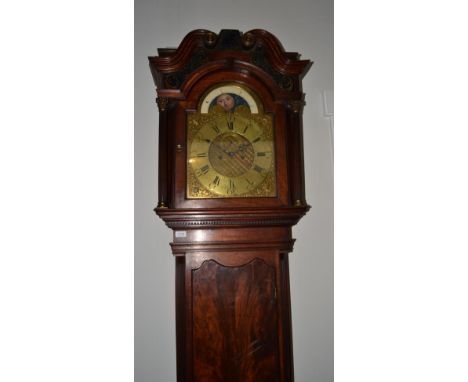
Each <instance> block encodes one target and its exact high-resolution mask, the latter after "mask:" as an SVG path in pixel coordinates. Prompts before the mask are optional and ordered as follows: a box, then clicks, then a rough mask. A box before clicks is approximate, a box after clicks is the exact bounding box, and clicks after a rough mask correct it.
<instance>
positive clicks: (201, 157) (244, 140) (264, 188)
mask: <svg viewBox="0 0 468 382" xmlns="http://www.w3.org/2000/svg"><path fill="white" fill-rule="evenodd" d="M201 105H202V106H201V111H200V112H197V113H192V114H189V115H188V131H187V136H188V138H187V147H188V153H187V162H188V163H187V180H188V181H187V196H188V198H216V197H218V198H219V197H224V198H227V197H271V196H276V176H275V173H276V168H275V155H274V139H273V126H272V117H271V115H268V114H264V113H262V112H261V111H259V109H261V108H259V107H258V106H259V105H258V104H257V102H256V101H255V100H254V97H253V96H252V95H251V94H250V93H248V91H247V90H246V89H244V88H242V87H240V86H238V85H230V86H229V85H224V86H221V87H219V88H216V89H215V90H212V91H211V92H209V93H208V94H207V96H206V97H204V99H203V101H202V102H201ZM207 105H208V107H207ZM252 110H253V111H254V113H252ZM202 111H205V112H202Z"/></svg>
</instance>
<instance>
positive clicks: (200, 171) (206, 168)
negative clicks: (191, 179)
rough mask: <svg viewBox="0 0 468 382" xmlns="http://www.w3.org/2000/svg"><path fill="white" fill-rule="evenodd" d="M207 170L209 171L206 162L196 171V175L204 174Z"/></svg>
mask: <svg viewBox="0 0 468 382" xmlns="http://www.w3.org/2000/svg"><path fill="white" fill-rule="evenodd" d="M208 171H210V166H209V165H207V164H206V165H204V166H203V167H201V168H199V169H198V170H197V171H196V175H197V176H201V175H205V174H206V173H207V172H208Z"/></svg>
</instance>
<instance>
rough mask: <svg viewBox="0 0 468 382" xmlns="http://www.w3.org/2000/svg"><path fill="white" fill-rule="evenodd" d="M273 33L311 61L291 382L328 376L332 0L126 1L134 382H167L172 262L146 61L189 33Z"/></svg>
mask: <svg viewBox="0 0 468 382" xmlns="http://www.w3.org/2000/svg"><path fill="white" fill-rule="evenodd" d="M198 28H202V29H208V30H212V31H213V32H216V33H218V32H219V31H220V30H221V29H239V30H241V31H244V32H245V31H248V30H250V29H254V28H262V29H266V30H268V31H270V32H271V33H273V34H274V35H275V36H276V37H278V39H279V40H280V41H281V42H282V44H283V46H284V48H285V49H286V50H287V51H293V52H299V53H301V55H302V57H303V58H307V59H311V60H312V61H314V65H313V66H312V67H311V69H310V71H309V73H308V74H307V75H306V77H305V79H304V92H305V93H306V102H307V105H306V107H305V110H304V151H305V153H304V155H305V171H306V194H307V202H308V203H309V204H310V205H311V206H312V209H311V211H310V212H309V214H308V215H307V216H306V217H305V218H304V219H303V220H301V222H300V223H299V225H298V226H296V227H295V228H294V236H295V238H296V239H297V241H296V245H295V250H294V252H293V253H292V254H291V255H290V275H291V276H290V277H291V299H292V317H293V343H294V367H295V376H296V382H331V381H332V380H333V158H332V155H333V151H332V148H333V145H332V128H333V115H332V114H333V106H332V105H333V104H332V102H329V103H328V107H325V105H324V97H323V94H326V95H327V98H328V99H329V98H330V95H332V94H333V92H332V90H333V1H332V0H290V1H287V2H286V1H279V0H270V1H268V0H259V1H247V0H236V1H233V0H231V1H229V0H192V1H189V0H159V1H150V0H136V1H135V382H150V381H151V382H175V381H176V374H175V371H176V363H175V354H176V351H175V325H174V323H175V301H174V299H175V293H174V259H173V257H172V255H171V252H170V248H169V244H168V243H169V242H170V241H171V240H172V235H171V230H170V229H169V228H167V227H165V225H164V224H163V222H162V221H161V220H159V219H158V218H157V217H156V215H155V214H154V213H153V211H152V209H153V208H154V207H155V205H156V203H157V157H158V152H157V142H158V141H157V130H158V111H157V107H156V104H155V102H154V99H155V89H154V85H153V80H152V77H151V74H150V71H149V67H148V61H147V56H152V55H156V54H157V48H160V47H177V46H178V45H179V43H180V42H181V41H182V39H183V37H184V36H185V35H186V34H187V33H188V32H189V31H191V30H193V29H198Z"/></svg>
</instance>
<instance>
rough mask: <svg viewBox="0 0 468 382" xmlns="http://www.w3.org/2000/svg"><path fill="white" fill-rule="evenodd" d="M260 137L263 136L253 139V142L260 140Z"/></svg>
mask: <svg viewBox="0 0 468 382" xmlns="http://www.w3.org/2000/svg"><path fill="white" fill-rule="evenodd" d="M260 138H261V137H258V138H257V139H254V140H253V141H252V143H255V142H258V141H259V140H260Z"/></svg>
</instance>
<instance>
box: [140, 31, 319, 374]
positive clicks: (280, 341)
mask: <svg viewBox="0 0 468 382" xmlns="http://www.w3.org/2000/svg"><path fill="white" fill-rule="evenodd" d="M149 60H150V67H151V71H152V74H153V77H154V81H155V84H156V87H157V95H158V97H157V103H158V107H159V111H160V120H159V159H158V166H159V168H158V169H159V172H158V173H159V187H158V188H159V189H158V191H159V192H158V197H159V203H158V206H157V208H156V209H155V211H156V213H157V214H158V216H160V217H161V218H162V219H163V220H164V222H165V223H166V225H167V226H168V227H170V228H171V229H173V231H174V240H173V242H172V243H171V249H172V253H173V255H174V256H175V258H176V331H177V381H178V382H188V381H197V382H214V381H220V382H221V381H222V382H274V381H278V382H279V381H281V382H292V381H293V380H294V372H293V355H292V337H291V313H290V291H289V269H288V268H289V267H288V253H289V252H291V251H292V248H293V244H294V239H293V238H292V232H291V227H292V226H293V225H294V224H296V223H297V222H298V221H299V220H300V219H301V217H302V216H303V215H304V214H305V213H306V212H307V211H308V209H309V206H308V205H307V202H306V200H305V190H304V168H303V147H302V113H301V112H302V107H303V105H304V94H303V93H302V86H301V81H302V77H303V76H304V74H305V73H306V72H307V70H308V69H309V67H310V65H311V62H310V61H308V60H300V59H299V55H298V54H297V53H290V52H285V50H284V49H283V47H282V46H281V44H280V42H279V41H278V40H277V39H276V37H274V36H273V35H272V34H270V33H269V32H266V31H264V30H259V29H256V30H252V31H249V32H246V33H241V32H239V31H237V30H222V31H221V32H220V33H219V34H215V33H213V32H210V31H206V30H195V31H193V32H191V33H189V34H188V35H187V36H186V37H185V38H184V40H183V41H182V43H181V44H180V46H179V47H178V48H177V49H159V56H157V57H150V59H149ZM223 86H231V87H232V86H239V87H240V88H242V89H245V90H246V91H248V92H249V93H251V94H252V95H253V98H254V99H257V100H258V105H259V106H260V109H261V110H262V112H263V113H265V114H264V116H265V118H267V119H268V118H270V117H271V121H272V122H271V125H272V129H273V133H272V134H271V138H269V137H270V135H269V134H268V129H265V130H263V131H264V133H263V135H261V136H260V135H259V136H258V139H260V140H263V141H264V142H270V141H269V139H271V147H272V148H273V149H274V162H272V164H271V167H269V169H270V168H271V171H265V179H274V185H273V186H271V187H270V186H268V187H263V186H262V187H263V188H262V187H261V183H262V182H260V181H259V182H258V184H256V186H255V187H257V188H254V189H252V190H248V192H247V191H246V193H245V195H232V194H231V195H230V194H229V193H228V192H223V193H222V195H221V196H222V197H217V196H216V197H209V196H207V197H200V198H194V197H191V194H190V191H191V187H194V186H193V185H191V184H190V181H191V180H190V181H189V175H190V168H189V166H190V165H191V164H190V163H191V162H190V159H195V158H196V156H197V154H196V153H195V154H193V155H192V154H191V151H190V150H191V142H193V140H191V139H192V138H190V128H189V126H188V121H190V117H189V116H190V115H193V114H194V113H197V112H201V109H200V103H201V102H202V101H203V100H204V99H205V97H206V94H209V92H210V90H211V89H216V88H217V87H219V88H222V87H223ZM209 99H211V98H209ZM252 106H253V105H250V108H251V111H252ZM266 116H268V117H266ZM251 118H253V117H251ZM231 127H232V126H231ZM244 128H245V127H241V126H238V127H235V128H233V131H231V132H229V131H228V130H229V129H230V127H229V125H228V127H227V129H228V130H223V134H231V133H232V134H237V136H239V137H241V138H239V137H237V136H236V139H237V141H236V142H234V143H235V145H236V146H235V149H233V150H228V149H221V151H219V150H218V148H216V149H215V152H217V153H218V154H219V160H220V161H223V164H225V165H227V166H231V167H232V168H231V170H232V171H233V173H234V175H239V176H240V177H244V178H245V177H246V176H248V174H249V173H248V171H250V170H249V169H246V170H245V172H242V171H244V170H242V171H241V172H240V173H236V171H238V167H236V166H237V165H239V164H240V163H243V165H245V166H246V167H248V166H254V163H255V162H254V160H253V159H252V160H247V159H245V158H244V157H242V155H244V156H247V154H245V152H244V151H243V150H244V149H245V150H247V149H246V147H249V150H250V147H252V150H253V153H254V154H255V153H257V152H262V153H263V151H261V150H260V149H258V148H255V147H256V146H255V143H256V141H257V138H254V137H246V136H242V134H243V130H242V129H244ZM217 129H221V127H219V126H216V129H215V130H217ZM223 129H226V127H223ZM217 134H221V132H220V133H217ZM221 135H222V134H221ZM216 137H217V135H212V136H210V137H204V138H203V139H205V138H206V139H208V138H209V140H210V142H209V143H208V144H207V145H206V146H205V148H206V150H205V152H203V153H200V152H197V153H200V154H206V152H207V151H208V150H209V148H210V147H211V146H210V145H211V144H212V141H213V140H214V139H216ZM242 137H243V138H242ZM200 139H202V138H200ZM242 139H245V140H246V141H248V142H247V143H238V142H240V141H242ZM242 142H244V141H242ZM268 144H270V143H268ZM249 145H251V146H249ZM223 147H224V146H223ZM216 150H218V151H216ZM254 154H252V155H254ZM249 155H250V154H249ZM239 156H241V158H239ZM257 156H258V155H257ZM260 156H262V155H260ZM242 160H244V162H241V161H242ZM203 161H204V162H200V163H204V165H203V167H204V166H211V167H215V166H214V164H215V163H214V162H209V161H208V160H207V159H203ZM262 163H268V162H262ZM265 167H266V166H265ZM195 169H197V167H195ZM202 169H203V168H202ZM210 170H211V169H210ZM204 171H205V170H204ZM213 174H215V175H214V176H218V175H216V174H217V173H213ZM246 174H247V175H246ZM199 176H201V175H199ZM226 176H227V177H228V178H229V176H228V175H226ZM268 177H269V178H268ZM199 179H200V178H199ZM199 179H198V180H197V178H195V180H194V181H195V182H197V181H198V183H196V187H197V188H200V187H205V189H207V192H208V191H210V190H208V189H209V188H210V185H209V183H208V182H207V181H204V180H203V179H202V180H201V181H199ZM256 189H258V190H259V191H258V192H257V193H256V194H255V192H254V191H255V190H256ZM249 192H250V193H251V194H249Z"/></svg>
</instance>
